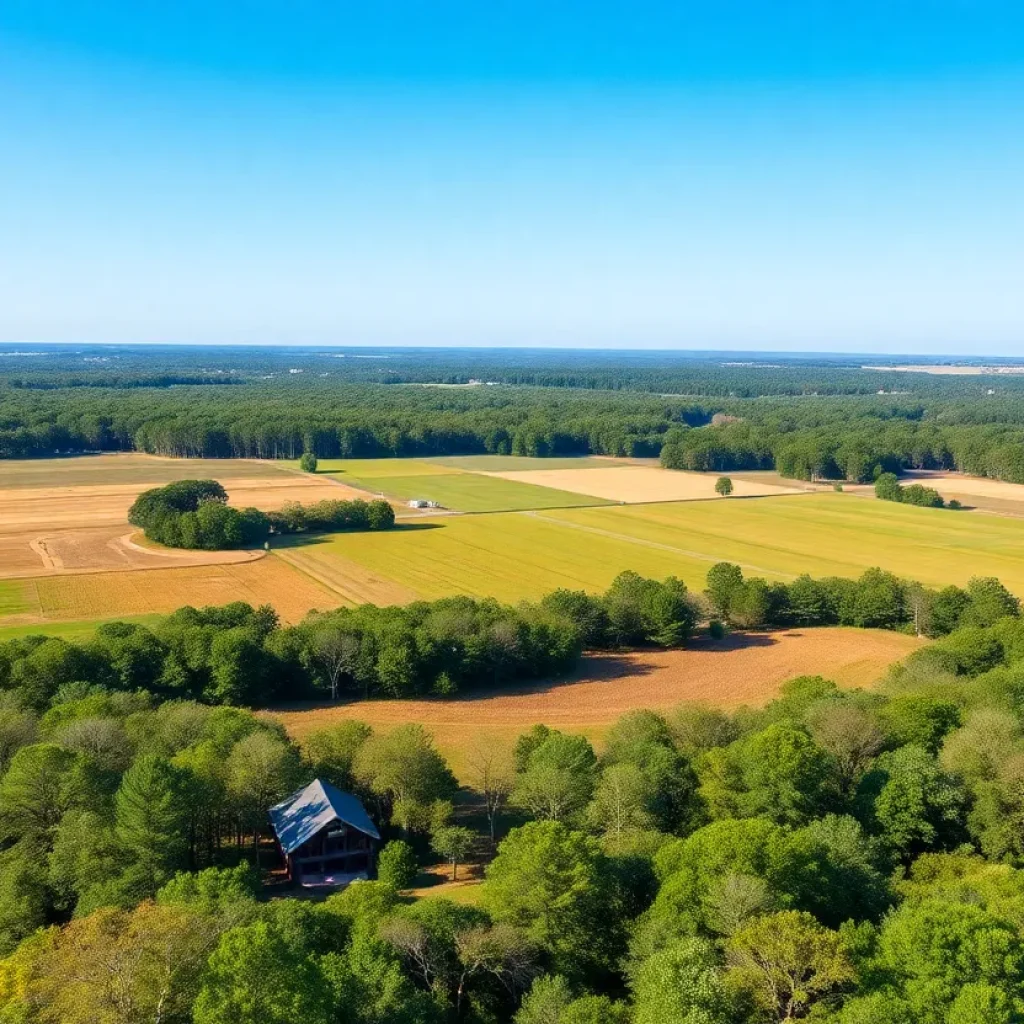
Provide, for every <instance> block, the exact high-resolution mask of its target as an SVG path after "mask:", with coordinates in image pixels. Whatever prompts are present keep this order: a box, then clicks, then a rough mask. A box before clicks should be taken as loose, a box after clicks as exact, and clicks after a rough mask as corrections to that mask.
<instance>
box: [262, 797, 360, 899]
mask: <svg viewBox="0 0 1024 1024" xmlns="http://www.w3.org/2000/svg"><path fill="white" fill-rule="evenodd" d="M270 821H271V824H272V825H273V827H274V835H275V836H276V837H277V843H278V846H279V847H280V849H281V855H282V856H283V857H284V859H285V862H286V864H287V865H288V877H289V878H290V879H291V880H292V881H294V882H298V884H299V885H303V886H320V885H331V886H339V885H347V884H348V883H349V882H352V881H355V880H356V879H357V878H369V877H370V876H371V874H372V873H373V870H374V868H375V866H376V853H377V845H378V843H379V842H380V833H379V832H378V831H377V829H376V827H375V826H374V824H373V822H372V821H371V820H370V816H369V815H368V814H367V813H366V809H365V808H364V807H363V805H362V804H361V803H360V802H359V800H358V799H356V797H354V796H352V794H351V793H343V792H342V791H341V790H340V789H338V788H337V787H336V786H332V785H331V784H330V783H329V782H324V781H323V780H322V779H314V780H313V781H312V782H311V783H310V784H309V785H308V786H306V787H305V788H303V789H300V790H298V792H296V793H292V795H291V796H290V797H288V799H287V800H283V801H282V802H281V803H279V804H277V805H275V806H274V807H271V808H270Z"/></svg>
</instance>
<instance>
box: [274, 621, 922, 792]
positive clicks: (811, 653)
mask: <svg viewBox="0 0 1024 1024" xmlns="http://www.w3.org/2000/svg"><path fill="white" fill-rule="evenodd" d="M919 645H920V641H919V640H917V639H916V638H914V637H909V636H904V635H902V634H898V633H888V632H882V631H878V630H859V629H816V630H805V631H800V630H788V631H777V632H772V633H764V634H755V635H751V636H736V637H728V638H726V639H725V640H724V641H719V642H717V643H712V642H705V643H702V644H700V645H698V646H696V647H695V648H693V649H692V650H685V651H651V652H644V653H635V654H625V655H617V654H602V655H593V656H590V657H588V658H586V659H585V660H584V663H583V665H582V667H581V669H580V671H579V673H578V674H577V675H576V677H575V678H573V679H570V680H565V681H555V682H550V683H542V684H537V685H531V686H528V687H523V688H520V689H517V690H504V691H500V692H495V693H474V694H472V695H469V696H467V697H465V698H464V699H450V698H449V699H425V700H392V701H384V700H379V701H356V702H353V703H351V704H343V705H340V706H337V707H303V708H297V709H295V710H276V709H275V710H274V711H272V712H267V714H270V715H272V716H273V717H275V718H277V719H279V720H280V721H281V722H283V723H284V725H285V727H286V728H287V729H288V731H289V732H290V733H292V734H293V735H294V736H296V737H298V738H299V739H301V738H302V737H303V736H304V735H305V734H307V733H308V732H310V731H311V730H313V729H318V728H322V727H324V726H326V725H330V724H332V723H335V722H339V721H343V720H346V719H353V718H354V719H359V720H361V721H364V722H369V723H370V724H371V725H372V726H374V728H378V729H383V730H386V729H389V728H394V726H396V725H400V724H402V723H404V722H421V723H423V724H424V725H425V726H426V727H427V728H428V729H430V730H431V732H433V733H434V736H435V738H436V739H437V742H438V745H439V747H440V748H441V750H442V751H443V752H444V754H445V756H446V757H448V758H449V759H450V760H451V761H452V764H453V767H454V768H455V770H456V772H459V773H464V771H465V769H466V757H467V753H468V751H469V750H470V749H471V747H472V744H473V743H474V742H480V741H481V740H482V741H483V742H485V743H491V742H493V743H511V742H512V741H513V740H514V739H515V737H516V736H518V735H519V734H520V733H521V732H523V731H525V730H526V729H528V728H529V727H530V726H531V725H534V724H535V723H537V722H543V723H545V724H547V725H551V726H556V727H558V728H560V729H568V730H575V731H581V732H585V733H586V734H587V735H589V736H590V737H591V738H592V739H595V740H599V739H600V736H601V734H602V733H603V731H604V730H605V729H606V728H607V727H608V726H609V725H610V724H611V723H612V722H614V721H615V720H616V719H617V718H619V717H620V716H622V715H623V714H625V713H626V712H627V711H630V710H632V709H634V708H655V709H661V710H665V709H669V708H673V707H676V706H677V705H679V704H682V703H685V702H688V701H702V702H707V703H711V704H714V705H716V706H718V707H725V708H732V707H737V706H739V705H742V704H749V705H760V704H764V703H766V702H767V701H769V700H771V699H772V697H774V696H775V695H776V694H777V693H778V691H779V687H780V686H781V685H782V684H783V683H784V682H785V681H786V680H788V679H792V678H794V677H795V676H799V675H823V676H826V677H827V678H829V679H834V680H835V681H836V682H837V683H838V684H839V685H840V686H847V687H854V686H869V685H870V684H872V683H873V682H875V681H876V680H877V679H878V678H880V677H881V676H882V675H883V674H884V673H885V670H886V669H887V668H888V666H889V665H891V664H892V663H893V662H895V661H899V660H900V659H902V658H904V657H906V656H907V655H908V654H909V653H910V652H911V651H913V650H915V649H916V648H917V647H918V646H919Z"/></svg>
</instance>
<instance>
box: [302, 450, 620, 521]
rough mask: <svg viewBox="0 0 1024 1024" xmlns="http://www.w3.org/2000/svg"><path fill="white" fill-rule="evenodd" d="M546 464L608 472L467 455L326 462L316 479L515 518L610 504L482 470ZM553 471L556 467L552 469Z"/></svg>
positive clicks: (602, 463)
mask: <svg viewBox="0 0 1024 1024" xmlns="http://www.w3.org/2000/svg"><path fill="white" fill-rule="evenodd" d="M548 462H555V463H558V464H559V465H574V466H577V467H578V466H579V465H580V464H581V463H586V464H587V465H590V466H594V467H598V466H601V467H604V468H605V469H607V468H608V466H609V465H610V463H608V462H607V461H605V460H602V459H551V460H549V459H527V458H518V457H515V456H502V455H470V456H464V457H457V458H448V459H436V460H435V459H430V460H428V459H324V460H322V461H321V462H320V463H319V465H318V468H317V476H320V475H321V474H327V475H330V476H331V477H332V478H333V479H335V480H338V481H339V482H341V483H345V484H348V485H349V486H350V487H357V488H360V489H362V490H365V491H369V492H370V493H371V494H384V495H386V496H387V497H388V498H391V499H393V500H396V501H409V500H410V499H411V498H423V499H424V500H426V501H436V502H438V503H439V504H440V505H443V506H444V507H445V508H449V509H454V510H456V511H459V512H515V511H522V510H524V509H535V508H540V509H543V508H574V507H578V506H587V505H605V504H609V502H607V501H605V500H604V499H602V498H599V497H598V498H595V497H591V496H587V495H583V494H577V493H573V492H572V491H567V490H565V489H561V488H557V487H549V486H538V485H536V484H534V483H531V482H530V481H511V480H503V479H501V478H499V477H491V476H485V475H483V472H482V471H484V470H486V471H488V472H490V471H493V472H498V471H501V470H507V469H513V468H523V466H524V464H529V465H531V466H533V467H536V466H537V464H538V463H543V464H544V465H545V466H547V463H548ZM550 468H555V467H550Z"/></svg>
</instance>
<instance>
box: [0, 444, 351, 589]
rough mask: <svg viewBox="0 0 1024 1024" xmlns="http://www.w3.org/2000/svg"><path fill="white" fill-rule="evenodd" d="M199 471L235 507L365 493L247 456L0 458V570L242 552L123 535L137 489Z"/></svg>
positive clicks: (220, 559) (9, 573)
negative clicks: (146, 544)
mask: <svg viewBox="0 0 1024 1024" xmlns="http://www.w3.org/2000/svg"><path fill="white" fill-rule="evenodd" d="M199 478H211V479H216V480H220V481H221V482H222V483H223V484H224V485H225V488H226V489H227V491H228V502H229V504H231V505H234V506H235V507H238V508H244V507H246V506H254V507H256V508H262V509H278V508H281V507H282V506H283V505H285V504H287V503H288V502H291V501H299V502H303V503H307V504H308V503H311V502H316V501H322V500H324V499H343V500H344V499H352V498H367V497H368V495H367V494H366V493H365V492H364V491H360V490H356V489H354V488H352V487H349V486H347V485H345V484H342V483H339V482H337V481H335V480H333V479H332V478H331V477H323V476H312V475H308V474H300V473H296V472H294V471H292V470H290V469H289V468H288V467H286V466H285V465H284V464H273V463H260V462H255V461H248V460H231V459H225V460H223V461H220V460H210V459H205V460H204V459H194V460H183V459H157V458H153V457H151V456H146V455H98V456H80V457H76V458H67V459H36V460H29V461H25V462H0V578H11V577H16V576H28V575H38V574H40V573H59V572H71V571H82V570H104V569H136V568H152V567H156V566H175V565H179V566H180V565H210V564H220V563H227V562H242V561H248V560H251V559H252V557H253V555H252V553H249V552H237V551H236V552H226V551H225V552H204V551H167V550H163V549H156V548H150V549H148V550H147V549H143V548H141V547H139V546H138V545H137V544H135V543H133V542H132V541H131V540H130V539H129V538H130V534H131V532H132V528H131V527H130V526H129V524H128V518H127V517H128V509H129V508H131V505H132V502H134V501H135V499H136V497H137V496H138V495H139V494H140V493H141V492H142V491H144V490H147V489H148V488H150V487H156V486H159V485H161V484H164V483H170V482H171V481H173V480H184V479H199Z"/></svg>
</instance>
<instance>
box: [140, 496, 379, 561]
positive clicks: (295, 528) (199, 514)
mask: <svg viewBox="0 0 1024 1024" xmlns="http://www.w3.org/2000/svg"><path fill="white" fill-rule="evenodd" d="M227 500H228V495H227V491H225V490H224V487H223V486H222V485H221V484H220V483H218V482H217V481H216V480H177V481H174V482H173V483H169V484H166V485H165V486H163V487H154V488H151V489H150V490H148V491H143V492H142V494H140V495H139V496H138V498H136V499H135V502H134V503H133V504H132V507H131V509H129V511H128V522H130V523H131V524H132V525H133V526H139V527H142V529H143V531H144V533H145V534H146V536H147V537H148V538H149V539H150V540H153V541H156V542H157V543H159V544H164V545H166V546H167V547H172V548H201V549H204V550H207V551H218V550H222V549H230V548H239V547H247V546H250V545H253V544H259V543H262V542H263V541H264V540H266V539H267V537H269V536H270V535H271V534H272V533H274V534H285V533H304V532H306V531H328V530H330V531H333V532H340V531H344V530H388V529H390V528H391V527H392V526H394V525H395V511H394V509H393V508H392V507H391V506H390V505H389V504H388V503H387V502H386V501H383V500H380V499H375V500H373V501H369V502H367V501H363V500H361V499H358V498H357V499H355V500H353V501H335V500H330V499H327V500H324V501H318V502H315V503H314V504H312V505H302V504H300V503H298V502H290V503H288V504H286V505H285V506H284V507H283V508H282V509H281V510H280V511H275V512H261V511H260V510H259V509H255V508H244V509H234V508H231V507H230V506H229V505H228V504H227Z"/></svg>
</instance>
